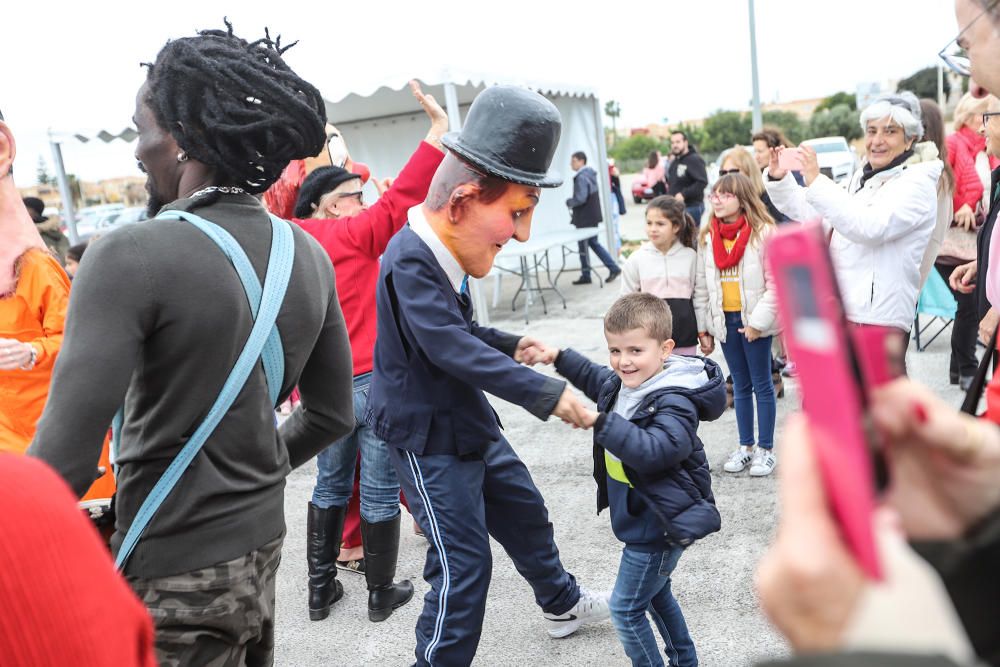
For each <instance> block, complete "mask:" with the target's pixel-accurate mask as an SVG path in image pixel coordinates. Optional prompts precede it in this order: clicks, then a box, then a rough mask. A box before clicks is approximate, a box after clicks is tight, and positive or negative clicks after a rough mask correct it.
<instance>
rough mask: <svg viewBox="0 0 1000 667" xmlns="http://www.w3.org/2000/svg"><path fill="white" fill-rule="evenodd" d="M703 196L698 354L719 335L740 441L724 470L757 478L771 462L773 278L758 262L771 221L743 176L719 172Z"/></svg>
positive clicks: (774, 330)
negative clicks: (708, 213) (705, 216)
mask: <svg viewBox="0 0 1000 667" xmlns="http://www.w3.org/2000/svg"><path fill="white" fill-rule="evenodd" d="M709 201H710V202H711V204H712V208H713V214H712V217H711V220H710V222H709V224H708V225H706V226H705V227H703V228H702V230H701V234H700V237H699V242H698V270H697V273H696V282H695V292H694V306H695V316H696V318H697V320H698V339H699V341H700V343H701V350H702V352H703V353H704V354H710V353H711V352H712V350H714V349H715V339H716V338H718V339H719V342H720V343H721V344H722V353H723V355H724V356H725V358H726V365H727V366H729V372H730V373H731V374H732V376H733V402H734V406H735V408H736V424H737V427H738V430H739V437H740V442H739V447H737V448H736V451H734V452H733V453H732V454H731V455H730V456H729V459H728V460H727V461H726V463H725V465H724V466H723V469H724V470H725V471H726V472H730V473H737V472H742V471H743V470H744V469H746V467H747V466H750V475H751V476H752V477H763V476H766V475H770V474H771V473H772V472H773V471H774V468H775V466H776V465H777V463H778V460H777V458H776V457H775V455H774V420H775V411H776V409H775V395H774V385H773V384H772V380H771V337H772V336H773V335H774V334H776V333H777V317H776V312H777V309H776V297H775V293H774V284H773V282H772V280H771V275H770V273H769V272H768V271H766V270H765V267H764V245H765V241H766V239H767V237H768V236H769V235H770V234H771V233H772V232H774V230H775V223H774V219H773V218H772V217H771V216H770V214H768V212H767V209H766V208H765V206H764V203H763V202H762V201H761V198H760V195H759V194H758V193H757V192H756V191H755V190H754V187H753V184H752V183H751V181H750V179H749V178H747V177H746V176H744V175H743V174H738V173H737V174H727V175H725V176H723V177H722V178H720V179H719V180H718V181H717V182H716V183H715V186H714V187H713V188H712V196H711V197H710V199H709ZM754 397H756V399H757V428H758V432H757V439H756V447H755V442H754V428H753V427H754Z"/></svg>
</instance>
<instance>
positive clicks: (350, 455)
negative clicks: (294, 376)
mask: <svg viewBox="0 0 1000 667" xmlns="http://www.w3.org/2000/svg"><path fill="white" fill-rule="evenodd" d="M371 378H372V374H371V373H363V374H361V375H358V376H355V378H354V415H355V420H356V423H355V425H354V430H353V431H351V432H350V433H348V434H347V435H345V436H344V437H343V438H341V439H340V440H338V441H337V442H335V443H333V444H332V445H330V446H329V447H327V448H326V449H324V450H323V451H322V452H320V453H319V456H317V457H316V467H317V469H318V471H317V473H316V487H315V488H314V489H313V496H312V503H313V505H316V506H317V507H320V508H322V509H329V508H330V507H344V506H346V505H347V501H348V500H350V499H351V489H352V487H353V486H354V466H355V465H356V464H357V459H358V450H359V449H360V450H361V517H362V518H363V519H364V520H365V521H367V522H368V523H378V522H380V521H388V520H389V519H392V518H393V517H395V516H396V515H397V514H399V480H398V479H397V478H396V470H395V469H394V468H393V467H392V462H391V461H390V460H389V449H388V445H386V444H385V442H383V441H382V440H379V439H378V438H377V437H376V436H375V433H374V432H373V431H372V430H371V428H370V427H369V426H368V425H367V424H365V423H363V422H362V421H361V417H362V415H364V413H365V404H366V403H367V402H368V386H369V385H370V384H371Z"/></svg>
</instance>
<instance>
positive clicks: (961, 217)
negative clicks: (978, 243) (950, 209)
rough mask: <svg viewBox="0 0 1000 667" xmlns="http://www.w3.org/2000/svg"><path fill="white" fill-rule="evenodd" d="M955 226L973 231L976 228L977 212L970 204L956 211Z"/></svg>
mask: <svg viewBox="0 0 1000 667" xmlns="http://www.w3.org/2000/svg"><path fill="white" fill-rule="evenodd" d="M955 226H956V227H961V228H962V229H965V230H968V231H971V230H973V229H975V228H976V212H975V211H973V210H972V207H971V206H969V205H968V204H962V208H960V209H958V210H957V211H955Z"/></svg>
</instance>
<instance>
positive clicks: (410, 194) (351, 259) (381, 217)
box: [293, 141, 444, 376]
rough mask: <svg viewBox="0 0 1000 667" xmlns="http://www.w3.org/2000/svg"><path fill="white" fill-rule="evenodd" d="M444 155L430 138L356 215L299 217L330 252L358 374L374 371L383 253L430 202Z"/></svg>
mask: <svg viewBox="0 0 1000 667" xmlns="http://www.w3.org/2000/svg"><path fill="white" fill-rule="evenodd" d="M443 159H444V153H442V152H441V151H439V150H438V149H437V148H435V147H434V146H431V145H430V144H429V143H427V142H426V141H421V142H420V146H418V147H417V150H416V151H414V153H413V155H411V156H410V160H409V162H407V163H406V166H405V167H403V170H402V171H401V172H399V176H397V177H396V180H395V181H393V183H392V187H391V188H389V189H388V190H386V192H385V193H384V194H383V195H382V196H381V197H379V199H378V201H377V202H375V203H374V204H372V206H371V208H369V209H368V210H366V211H362V212H361V213H359V214H358V215H356V216H354V217H353V218H334V219H330V220H320V219H316V218H309V219H307V220H300V219H297V218H293V222H296V223H298V224H299V226H301V227H302V229H304V230H305V231H306V232H308V233H309V234H310V235H311V236H313V237H314V238H315V239H316V240H317V241H319V242H320V245H322V246H323V248H324V249H325V250H326V251H327V252H328V253H329V254H330V259H331V260H333V267H334V271H335V273H336V278H337V298H338V299H339V300H340V308H341V310H343V311H344V319H345V320H346V321H347V333H348V335H349V336H350V338H351V354H352V356H353V358H354V375H355V376H358V375H361V374H363V373H369V372H371V370H372V355H373V352H374V350H375V283H376V281H377V280H378V265H379V257H381V256H382V253H383V252H385V247H386V246H387V245H389V239H391V238H392V236H393V234H395V233H396V232H398V231H399V230H400V229H402V227H403V225H405V224H406V214H407V211H409V210H410V208H411V207H413V206H416V205H417V204H420V203H421V202H423V201H424V198H425V197H427V190H428V188H429V187H430V184H431V178H433V176H434V172H435V171H437V168H438V165H439V164H441V160H443Z"/></svg>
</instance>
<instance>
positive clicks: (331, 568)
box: [306, 503, 347, 621]
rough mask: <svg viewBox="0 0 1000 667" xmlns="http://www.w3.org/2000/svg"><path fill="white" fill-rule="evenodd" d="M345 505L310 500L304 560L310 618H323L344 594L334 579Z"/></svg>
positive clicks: (345, 512) (318, 619)
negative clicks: (321, 505)
mask: <svg viewBox="0 0 1000 667" xmlns="http://www.w3.org/2000/svg"><path fill="white" fill-rule="evenodd" d="M346 515H347V508H346V507H331V508H330V509H321V508H319V507H316V506H315V505H313V504H312V503H309V513H308V514H307V515H306V562H307V564H308V566H309V620H310V621H322V620H323V619H324V618H326V617H327V616H329V615H330V607H331V606H332V605H333V603H334V602H336V601H337V600H339V599H340V598H341V597H343V595H344V586H343V585H342V584H341V583H340V582H339V581H337V556H338V555H339V554H340V540H341V536H342V533H343V532H344V517H345V516H346Z"/></svg>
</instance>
